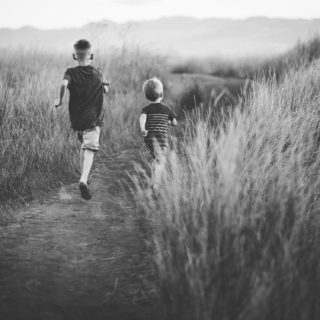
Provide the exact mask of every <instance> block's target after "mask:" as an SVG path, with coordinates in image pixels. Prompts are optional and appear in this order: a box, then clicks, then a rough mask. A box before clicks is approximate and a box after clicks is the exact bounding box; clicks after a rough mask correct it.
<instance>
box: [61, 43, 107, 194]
mask: <svg viewBox="0 0 320 320" xmlns="http://www.w3.org/2000/svg"><path fill="white" fill-rule="evenodd" d="M73 58H74V59H75V60H76V61H77V63H78V65H77V66H76V67H73V68H68V69H67V70H66V72H65V74H64V77H63V80H62V82H61V85H60V97H59V98H58V99H56V101H55V107H56V108H57V107H60V106H61V105H62V102H63V98H64V95H65V92H66V88H68V89H69V92H70V98H69V118H70V122H71V127H72V129H73V130H75V131H77V132H78V138H79V140H80V142H81V150H80V170H81V177H80V182H79V189H80V192H81V196H82V198H84V199H85V200H90V199H91V194H90V191H89V189H88V176H89V173H90V170H91V167H92V163H93V155H94V152H97V151H98V150H99V137H100V127H102V126H103V117H104V108H103V94H104V93H107V92H108V83H105V82H104V81H103V76H102V73H101V72H100V70H99V69H97V68H95V67H93V66H91V61H92V59H93V50H92V45H91V43H90V42H89V41H87V40H84V39H82V40H79V41H77V42H76V43H75V45H74V54H73Z"/></svg>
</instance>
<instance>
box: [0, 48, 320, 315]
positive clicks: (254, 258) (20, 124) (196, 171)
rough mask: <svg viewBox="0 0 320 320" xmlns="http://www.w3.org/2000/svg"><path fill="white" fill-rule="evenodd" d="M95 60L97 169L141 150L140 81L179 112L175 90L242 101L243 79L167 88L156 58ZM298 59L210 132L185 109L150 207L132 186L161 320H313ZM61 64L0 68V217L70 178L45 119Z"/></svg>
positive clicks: (319, 78)
mask: <svg viewBox="0 0 320 320" xmlns="http://www.w3.org/2000/svg"><path fill="white" fill-rule="evenodd" d="M312 50H313V49H312ZM312 50H311V49H310V51H312ZM306 52H309V51H308V50H306ZM312 52H313V51H312ZM95 56H96V57H97V60H96V62H95V65H97V66H100V67H101V69H102V70H103V71H104V73H105V75H106V77H108V78H109V79H110V81H111V86H110V94H109V97H108V98H107V99H106V102H105V103H106V105H105V106H106V116H105V127H104V130H103V139H102V141H104V142H103V146H102V150H103V151H102V152H101V153H100V155H99V157H100V161H103V158H104V157H106V156H107V155H108V154H109V153H110V152H111V153H112V152H117V151H119V150H121V149H128V148H134V147H136V146H138V145H139V144H140V142H141V137H139V132H138V128H137V124H138V121H137V118H138V115H139V110H140V108H141V106H142V105H144V103H145V101H144V99H143V96H142V94H141V84H142V82H143V81H144V80H145V79H147V78H149V77H151V76H159V77H160V78H161V79H164V80H165V82H166V89H167V92H168V93H169V97H168V100H169V101H170V102H173V103H174V104H175V105H174V107H175V108H177V109H179V110H180V108H181V111H182V109H183V107H184V106H185V105H184V104H189V103H190V104H191V102H192V98H193V97H194V95H193V94H191V98H190V97H187V98H186V100H183V99H184V88H181V86H182V87H183V86H184V85H183V84H184V83H185V84H189V83H191V84H190V88H194V84H195V85H196V87H197V88H198V89H199V94H200V96H201V94H202V93H203V92H204V91H205V94H208V92H209V91H210V90H209V89H210V87H211V86H216V84H219V86H221V88H220V89H223V88H225V87H227V88H228V90H230V91H232V90H233V89H232V88H235V93H234V95H235V96H236V95H237V94H238V93H240V92H241V90H240V89H241V87H242V80H239V79H231V80H232V81H234V82H232V84H230V81H225V80H222V79H221V78H217V77H215V78H214V77H211V76H208V75H207V76H203V75H192V76H186V75H182V76H181V75H170V74H169V73H168V65H167V63H166V61H165V59H163V58H162V57H157V56H152V55H150V54H148V53H145V52H141V51H139V50H134V51H127V50H126V49H125V48H124V49H121V50H118V51H113V52H108V53H105V52H96V55H95ZM314 57H317V56H316V55H315V56H314ZM309 60H310V61H309ZM309 60H308V63H305V62H304V61H305V60H303V62H302V63H301V64H300V62H299V63H292V70H291V69H290V64H291V62H287V63H286V64H285V67H283V68H281V69H280V67H279V74H280V73H281V75H282V76H281V77H278V76H277V75H274V76H269V77H265V78H263V77H261V78H260V79H256V80H254V81H253V82H252V83H251V86H250V87H251V89H250V90H249V94H248V95H247V96H246V97H243V98H242V100H239V101H236V103H235V104H236V105H233V108H229V110H230V111H231V110H233V112H230V113H229V114H227V113H226V114H220V115H219V117H220V119H225V121H222V122H220V123H219V124H217V121H215V118H213V117H216V115H217V114H219V112H220V109H218V110H215V109H214V108H211V107H210V106H205V105H203V107H202V108H193V109H192V108H191V107H190V108H185V109H192V111H191V112H189V113H187V114H186V115H185V118H184V122H183V125H181V126H180V129H177V130H178V131H176V134H175V136H174V137H173V138H172V141H171V142H172V145H173V150H172V152H171V153H170V155H169V159H168V171H167V174H166V176H165V177H164V181H163V187H162V188H161V190H160V192H159V194H158V195H157V197H153V196H151V195H150V192H149V190H147V191H146V190H145V189H144V188H142V187H141V186H142V185H144V184H145V181H141V180H136V184H137V190H136V191H137V197H138V203H139V205H140V206H141V207H142V208H143V209H144V212H145V213H146V215H147V217H148V218H150V219H148V221H150V227H151V228H152V230H153V250H154V261H155V265H156V269H157V275H158V283H159V292H160V294H161V298H162V301H163V304H164V305H165V307H166V309H167V315H168V317H167V318H168V319H183V320H188V319H190V320H191V319H192V320H207V319H217V320H218V319H219V320H225V319H226V320H227V319H239V320H253V319H259V320H269V319H272V320H277V319H279V320H287V319H288V320H289V319H290V320H295V319H297V320H313V319H319V318H320V291H319V285H318V284H319V282H320V268H319V265H320V246H319V244H320V221H319V208H320V206H319V205H320V203H319V187H320V180H319V178H318V172H319V169H320V161H319V154H318V144H319V127H320V122H319V104H320V94H319V87H320V74H319V71H318V70H319V68H320V65H319V62H318V61H313V62H312V61H311V60H313V58H312V59H311V58H310V59H309ZM288 61H291V60H290V59H289V60H288ZM70 64H72V63H71V59H70V57H69V56H66V55H60V56H59V55H57V54H53V53H41V52H27V51H22V52H18V51H10V50H8V51H5V53H4V54H3V55H2V56H1V58H0V68H1V70H2V72H1V75H0V135H1V138H0V143H1V154H0V163H1V171H0V201H1V210H2V211H3V209H4V207H5V206H11V205H12V204H11V203H10V202H11V201H17V200H20V201H22V202H27V201H29V200H31V199H32V198H34V197H35V196H38V195H39V193H41V192H45V191H47V190H49V189H50V188H53V187H56V186H58V185H61V184H65V183H69V182H71V181H76V179H77V177H78V172H77V170H78V169H77V168H78V164H77V162H78V148H79V145H78V144H77V142H76V135H75V134H74V133H73V132H72V131H71V129H70V128H69V121H68V112H67V107H66V105H64V106H63V107H62V109H60V110H55V109H54V107H53V99H54V98H55V97H56V95H57V91H58V85H59V81H60V79H61V78H62V75H63V72H64V70H65V68H66V67H67V66H69V65H70ZM301 65H302V66H301ZM208 77H209V78H208ZM199 79H201V80H199ZM179 86H180V88H179ZM205 86H208V88H206V89H204V87H205ZM179 90H180V91H179ZM188 90H189V89H188ZM178 92H179V94H177V93H178ZM186 93H188V92H187V91H186ZM186 101H187V102H186ZM190 101H191V102H190ZM196 102H197V101H196ZM240 102H241V104H240ZM225 103H227V102H225ZM195 104H197V103H195ZM231 104H232V102H231V103H230V105H231ZM237 104H238V105H237ZM223 110H224V111H225V112H226V109H225V108H223ZM177 137H179V138H177ZM138 176H141V172H138ZM137 179H138V178H137Z"/></svg>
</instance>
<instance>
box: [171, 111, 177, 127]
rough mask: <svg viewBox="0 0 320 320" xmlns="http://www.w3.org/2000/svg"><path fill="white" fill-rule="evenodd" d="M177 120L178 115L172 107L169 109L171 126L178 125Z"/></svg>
mask: <svg viewBox="0 0 320 320" xmlns="http://www.w3.org/2000/svg"><path fill="white" fill-rule="evenodd" d="M176 118H177V115H176V113H175V112H174V111H173V110H172V108H171V107H169V124H171V125H172V126H176V125H177V124H178V122H177V119H176Z"/></svg>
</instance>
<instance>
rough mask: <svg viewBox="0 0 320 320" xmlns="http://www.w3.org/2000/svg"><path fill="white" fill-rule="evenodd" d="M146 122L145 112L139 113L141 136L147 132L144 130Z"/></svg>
mask: <svg viewBox="0 0 320 320" xmlns="http://www.w3.org/2000/svg"><path fill="white" fill-rule="evenodd" d="M146 122H147V115H146V114H145V113H141V116H140V130H141V134H142V136H143V137H145V136H146V135H147V134H148V131H147V130H146Z"/></svg>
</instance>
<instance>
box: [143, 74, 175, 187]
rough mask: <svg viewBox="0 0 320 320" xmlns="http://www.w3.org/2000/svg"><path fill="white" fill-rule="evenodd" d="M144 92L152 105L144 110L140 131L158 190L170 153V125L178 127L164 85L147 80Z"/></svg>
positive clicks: (155, 79) (153, 182)
mask: <svg viewBox="0 0 320 320" xmlns="http://www.w3.org/2000/svg"><path fill="white" fill-rule="evenodd" d="M143 91H144V94H145V96H146V98H147V99H148V100H149V102H150V104H149V105H148V106H146V107H144V108H143V109H142V112H141V115H140V129H141V134H142V136H143V137H144V142H145V144H146V146H147V148H148V149H149V151H150V153H151V155H152V158H153V161H152V166H151V181H152V187H153V188H154V189H157V188H158V187H159V185H160V182H161V176H162V172H163V170H164V167H165V162H166V155H167V151H168V125H169V124H171V125H173V126H176V125H177V120H176V114H175V113H174V111H173V110H172V109H171V108H170V107H169V106H167V105H165V104H163V103H161V101H162V99H163V85H162V83H161V81H160V80H159V79H157V78H152V79H149V80H147V81H146V82H145V83H144V85H143Z"/></svg>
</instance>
